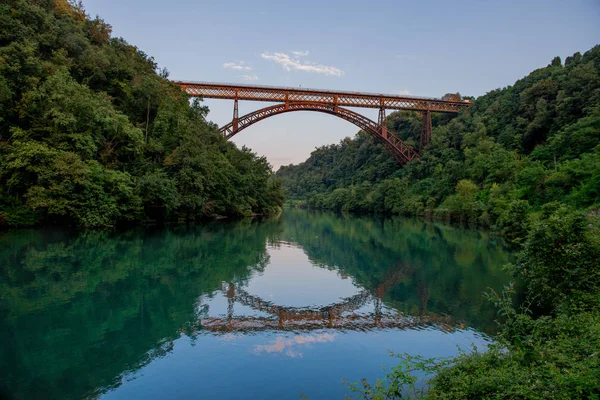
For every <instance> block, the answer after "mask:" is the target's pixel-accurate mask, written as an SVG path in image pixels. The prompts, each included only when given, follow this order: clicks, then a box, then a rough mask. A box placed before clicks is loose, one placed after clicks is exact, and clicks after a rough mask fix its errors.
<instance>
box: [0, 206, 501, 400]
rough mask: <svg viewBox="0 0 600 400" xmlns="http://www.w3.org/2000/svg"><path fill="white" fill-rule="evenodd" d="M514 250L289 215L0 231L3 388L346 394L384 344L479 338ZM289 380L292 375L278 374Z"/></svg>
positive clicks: (390, 225) (374, 368) (433, 233)
mask: <svg viewBox="0 0 600 400" xmlns="http://www.w3.org/2000/svg"><path fill="white" fill-rule="evenodd" d="M508 261H509V254H508V253H507V252H506V251H505V249H503V248H502V246H501V245H499V244H497V243H494V242H493V241H492V240H490V239H489V238H487V237H486V236H485V234H482V233H479V232H465V231H461V230H457V229H454V228H449V227H445V226H441V225H428V224H424V223H422V222H420V221H413V220H406V219H380V218H371V217H363V218H357V217H340V216H336V215H333V214H326V213H313V212H304V211H296V210H288V211H286V212H285V213H284V214H283V215H282V216H281V217H280V218H273V219H267V220H263V221H255V222H238V223H223V222H220V223H214V224H209V225H207V226H202V227H184V226H177V227H172V228H169V229H156V230H148V229H146V230H141V229H138V230H129V231H126V232H103V231H88V232H80V233H77V232H69V231H57V230H52V231H48V230H38V231H32V230H30V231H12V232H8V233H4V234H2V235H1V236H0V265H1V267H0V341H1V342H2V343H3V346H2V347H1V348H0V374H1V375H2V376H3V379H2V382H0V397H2V395H4V396H5V397H9V398H19V399H20V398H64V399H70V398H74V399H75V398H84V397H96V396H98V395H101V394H105V395H106V397H109V398H110V397H113V398H119V397H120V398H131V397H133V396H136V397H149V398H160V397H173V396H169V394H172V393H174V392H172V391H175V392H177V393H178V394H181V395H184V394H186V393H187V394H189V395H190V396H195V397H198V396H199V393H203V394H204V395H206V396H207V397H215V396H216V393H218V394H219V396H218V397H222V398H227V397H230V398H243V397H255V396H251V394H252V392H251V388H252V387H254V386H253V385H256V384H255V383H253V382H254V381H253V380H252V379H255V380H258V381H261V378H260V376H262V377H263V378H262V381H264V376H267V375H265V374H270V375H268V376H271V377H272V381H271V382H270V387H269V389H268V390H270V391H272V392H266V391H265V390H267V389H265V388H264V387H262V386H261V389H260V390H262V391H261V392H260V393H258V394H259V396H258V397H269V396H270V394H269V393H271V395H272V396H274V397H294V398H295V397H297V395H298V393H299V391H304V392H306V393H309V394H310V395H311V398H319V397H325V398H328V397H331V396H338V395H340V394H342V393H343V391H344V388H343V386H341V385H340V378H348V379H353V378H354V379H359V378H360V377H363V376H364V377H367V378H369V377H372V376H376V375H379V374H380V370H379V366H380V365H382V364H384V363H386V362H388V360H387V358H386V357H387V355H386V354H387V349H392V350H395V351H402V348H401V347H402V346H405V347H406V346H407V347H406V350H410V351H413V350H414V351H420V352H422V353H423V354H426V355H444V354H445V353H448V352H454V351H455V349H454V348H455V344H456V343H459V342H460V343H463V342H464V343H463V344H465V345H468V343H470V341H472V340H484V341H485V337H482V336H481V335H480V334H478V333H477V332H491V330H492V328H493V323H492V322H491V321H492V319H493V316H494V311H493V310H492V309H491V307H489V305H488V304H487V303H486V302H485V301H484V300H483V298H482V296H481V293H482V292H483V291H484V290H485V289H486V288H487V287H490V286H492V287H496V288H499V287H501V285H502V284H503V283H505V282H506V277H505V276H504V274H503V273H502V270H501V267H502V265H503V264H505V263H506V262H508ZM439 334H443V335H446V339H445V340H446V342H447V343H437V342H436V341H439V336H437V335H439ZM448 338H453V339H451V340H450V339H448ZM400 339H401V340H400ZM404 343H405V344H404ZM425 343H426V345H425ZM446 345H447V346H446ZM444 346H446V347H444ZM432 351H433V353H434V354H431V352H432ZM353 353H360V355H361V361H360V362H351V361H350V360H349V359H348V357H352V355H353ZM428 353H429V354H428ZM325 355H326V356H327V357H326V358H324V357H325ZM273 357H283V358H282V359H279V358H273ZM285 360H288V361H285ZM292 360H295V361H292ZM299 362H300V363H301V364H297V363H299ZM289 375H294V376H295V377H296V378H295V380H296V381H297V383H294V384H293V385H290V384H289V383H286V382H285V379H283V380H282V379H278V378H283V377H287V376H289ZM188 376H189V378H188ZM134 378H135V379H134ZM131 379H133V380H131ZM174 382H178V383H177V385H175V383H174ZM303 382H304V384H302V383H303ZM173 385H175V386H173ZM314 385H317V386H318V387H319V389H318V390H317V389H314V387H315V386H314ZM311 387H312V388H313V391H312V392H311V390H310V389H311ZM327 387H330V390H329V389H327ZM161 390H162V391H161ZM256 390H259V389H258V387H257V389H256ZM170 391H171V392H170ZM161 394H162V395H161Z"/></svg>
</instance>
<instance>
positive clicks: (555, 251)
mask: <svg viewBox="0 0 600 400" xmlns="http://www.w3.org/2000/svg"><path fill="white" fill-rule="evenodd" d="M589 225H590V221H589V220H588V217H587V216H586V215H585V214H584V213H582V212H580V211H573V210H572V209H569V208H568V207H565V206H564V205H561V204H558V203H550V204H546V205H545V206H544V207H543V209H542V212H541V215H540V216H539V217H538V218H536V219H534V221H533V223H532V225H531V229H530V231H529V234H528V236H527V241H526V242H525V244H524V246H523V250H522V252H521V253H520V255H519V258H518V260H517V263H516V265H515V266H514V269H515V273H516V274H518V276H519V277H522V278H524V279H525V280H526V282H527V284H528V287H529V289H530V290H531V292H532V293H533V294H535V295H536V296H538V298H540V300H542V301H550V302H552V303H553V304H554V305H557V304H559V303H561V302H564V301H565V300H566V299H567V298H570V297H572V296H573V295H575V294H577V293H581V292H590V293H596V292H599V293H600V238H599V237H598V236H597V232H594V231H593V230H591V229H590V228H589Z"/></svg>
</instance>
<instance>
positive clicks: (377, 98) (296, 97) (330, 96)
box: [174, 81, 470, 113]
mask: <svg viewBox="0 0 600 400" xmlns="http://www.w3.org/2000/svg"><path fill="white" fill-rule="evenodd" d="M174 83H175V84H177V85H179V86H181V88H182V89H183V90H185V91H186V92H187V93H188V94H189V95H190V96H197V97H203V98H206V99H231V100H233V99H235V98H236V96H237V98H238V99H239V100H254V101H268V102H275V103H279V102H281V103H285V102H286V101H287V102H290V103H291V102H294V103H299V102H308V103H319V104H329V105H338V106H342V107H366V108H382V107H383V108H385V109H388V110H413V111H427V110H430V111H432V112H449V113H457V112H459V111H461V110H463V109H465V108H467V107H469V105H470V103H469V102H466V101H456V100H441V99H434V98H427V97H412V96H395V95H390V94H373V93H360V92H345V91H334V90H318V89H296V88H285V87H275V86H256V85H234V84H229V83H209V82H184V81H174Z"/></svg>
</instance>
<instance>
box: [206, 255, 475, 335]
mask: <svg viewBox="0 0 600 400" xmlns="http://www.w3.org/2000/svg"><path fill="white" fill-rule="evenodd" d="M413 273H414V269H413V268H410V267H409V266H408V265H402V266H399V267H397V268H392V269H391V270H390V271H388V274H387V278H386V279H385V281H384V282H382V283H381V284H380V285H379V286H378V287H377V288H376V289H375V290H367V289H362V290H361V291H360V292H359V293H357V294H355V295H353V296H350V297H346V298H344V299H341V300H340V301H338V302H335V303H332V304H329V305H326V306H321V307H318V306H317V307H286V306H280V305H277V304H274V303H273V302H270V301H267V300H264V299H263V298H261V297H259V296H256V295H252V294H250V293H248V292H247V291H246V290H244V289H243V288H242V287H241V285H235V284H234V283H228V284H224V285H223V288H222V292H223V293H224V294H225V295H226V297H227V303H228V305H227V315H226V316H221V317H208V316H207V317H204V318H201V319H200V326H201V329H202V330H203V331H206V332H210V333H215V334H223V333H231V332H240V333H248V332H254V331H298V332H306V331H313V330H320V329H336V330H344V331H369V330H373V329H419V328H424V327H430V326H434V327H436V328H437V329H439V330H442V331H445V332H451V331H454V330H455V329H456V328H457V325H458V328H459V329H463V328H465V327H466V324H465V323H464V322H462V323H459V324H457V321H456V319H455V318H453V317H452V316H450V315H445V314H436V313H431V312H427V302H428V300H429V295H428V290H427V288H426V287H425V288H422V289H421V290H420V300H421V301H420V302H421V304H420V312H419V315H405V314H402V313H400V312H398V311H397V310H394V309H391V308H390V309H388V308H385V307H384V306H383V300H382V299H383V297H384V296H385V295H386V294H387V292H389V291H390V290H391V289H393V288H394V287H395V286H396V285H398V284H399V283H400V282H402V281H403V280H405V279H407V278H409V277H410V276H411V275H412V274H413ZM236 303H239V304H241V305H244V306H246V307H249V308H251V309H252V310H254V311H257V312H260V313H264V314H268V315H269V316H268V317H261V316H243V315H236V314H235V304H236ZM384 308H385V310H384ZM359 309H367V310H368V311H369V312H362V313H361V312H358V310H359Z"/></svg>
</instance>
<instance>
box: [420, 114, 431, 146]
mask: <svg viewBox="0 0 600 400" xmlns="http://www.w3.org/2000/svg"><path fill="white" fill-rule="evenodd" d="M432 129H433V128H432V126H431V112H430V111H429V110H427V111H423V126H422V128H421V147H420V148H419V150H423V148H424V147H425V146H427V145H428V144H429V142H431V131H432Z"/></svg>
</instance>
